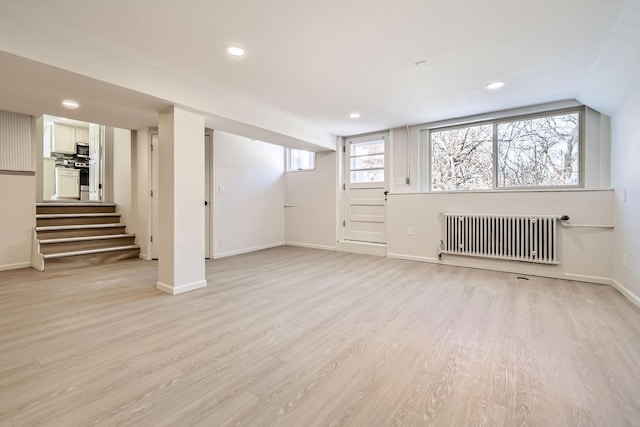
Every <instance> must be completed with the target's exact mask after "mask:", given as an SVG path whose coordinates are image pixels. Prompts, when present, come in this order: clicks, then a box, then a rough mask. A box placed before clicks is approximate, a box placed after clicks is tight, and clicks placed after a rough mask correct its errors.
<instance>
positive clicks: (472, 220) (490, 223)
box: [440, 213, 560, 265]
mask: <svg viewBox="0 0 640 427" xmlns="http://www.w3.org/2000/svg"><path fill="white" fill-rule="evenodd" d="M442 217H443V221H444V224H443V230H444V236H443V239H442V242H441V250H440V253H441V254H453V255H464V256H473V257H483V258H493V259H501V260H511V261H524V262H532V263H537V264H553V265H556V264H560V261H559V260H558V250H557V241H558V233H557V231H558V229H557V221H558V220H559V219H560V216H559V215H495V214H491V215H484V214H461V213H443V214H442Z"/></svg>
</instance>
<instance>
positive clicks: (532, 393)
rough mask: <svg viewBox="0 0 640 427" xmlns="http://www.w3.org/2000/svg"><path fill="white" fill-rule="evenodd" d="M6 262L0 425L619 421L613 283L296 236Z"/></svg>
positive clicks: (635, 345)
mask: <svg viewBox="0 0 640 427" xmlns="http://www.w3.org/2000/svg"><path fill="white" fill-rule="evenodd" d="M156 266H157V265H156V263H154V262H147V261H139V260H132V261H125V262H123V263H120V264H118V265H117V266H114V265H107V266H102V267H93V268H89V269H84V270H80V271H77V272H75V273H74V274H66V273H59V272H58V273H46V272H45V273H39V272H36V271H32V270H20V271H12V272H3V273H0V427H5V426H15V427H18V426H40V425H43V426H88V425H94V424H98V425H131V426H164V425H167V426H194V425H201V426H226V425H255V426H265V425H266V426H268V425H284V426H316V425H318V426H338V425H348V426H375V425H381V426H389V425H443V426H471V425H474V426H475V425H487V426H501V425H508V426H515V425H539V426H565V425H598V426H624V425H638V423H640V366H639V365H640V310H638V309H637V308H635V307H634V306H632V305H631V304H630V303H629V302H627V301H626V300H625V299H624V298H623V297H622V296H621V295H619V294H618V293H617V292H616V291H615V290H614V289H613V288H611V287H608V286H598V285H589V284H584V283H577V282H567V281H561V280H551V279H542V278H535V277H531V278H530V280H528V281H527V280H519V279H517V278H516V276H515V275H512V274H504V273H496V272H487V271H478V270H472V269H462V268H453V267H446V266H437V265H430V264H422V263H416V262H409V261H400V260H392V259H385V258H377V257H370V256H364V255H356V254H343V253H335V252H328V251H318V250H311V249H300V248H291V247H282V248H275V249H270V250H266V251H261V252H257V253H253V254H248V255H241V256H237V257H231V258H225V259H221V260H216V261H208V262H207V279H208V281H209V286H208V287H207V288H205V289H201V290H198V291H194V292H191V293H187V294H183V295H179V296H170V295H167V294H164V293H162V292H160V291H158V290H156V289H155V282H156V277H157V276H156Z"/></svg>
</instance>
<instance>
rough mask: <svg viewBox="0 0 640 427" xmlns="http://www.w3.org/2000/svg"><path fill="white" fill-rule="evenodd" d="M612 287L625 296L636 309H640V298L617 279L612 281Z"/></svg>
mask: <svg viewBox="0 0 640 427" xmlns="http://www.w3.org/2000/svg"><path fill="white" fill-rule="evenodd" d="M611 285H613V287H614V288H616V289H617V290H618V292H620V293H621V294H622V295H624V296H625V297H626V298H627V299H628V300H629V301H631V302H632V303H633V304H634V305H635V306H636V307H638V308H640V297H638V295H636V294H634V293H633V292H631V291H630V290H629V289H627V288H626V287H625V286H624V285H623V284H622V283H620V282H618V281H617V280H616V279H611Z"/></svg>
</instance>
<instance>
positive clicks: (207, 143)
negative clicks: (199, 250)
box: [204, 129, 215, 259]
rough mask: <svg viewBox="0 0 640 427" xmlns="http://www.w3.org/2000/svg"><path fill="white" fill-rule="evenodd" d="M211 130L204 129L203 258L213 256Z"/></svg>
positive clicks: (212, 153) (212, 151) (212, 154)
mask: <svg viewBox="0 0 640 427" xmlns="http://www.w3.org/2000/svg"><path fill="white" fill-rule="evenodd" d="M213 156H214V149H213V130H212V129H205V130H204V176H205V182H204V200H205V209H204V230H205V239H204V240H205V242H204V245H205V246H204V257H205V259H211V258H213V242H214V241H215V240H214V239H213V200H214V199H213V189H214V188H215V186H214V183H213Z"/></svg>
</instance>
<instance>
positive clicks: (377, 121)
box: [0, 0, 640, 148]
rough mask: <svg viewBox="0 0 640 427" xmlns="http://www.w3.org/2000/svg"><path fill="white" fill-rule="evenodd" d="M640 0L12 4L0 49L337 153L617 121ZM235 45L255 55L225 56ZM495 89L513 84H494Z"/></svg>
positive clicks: (1, 11)
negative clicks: (350, 143) (557, 113)
mask: <svg viewBox="0 0 640 427" xmlns="http://www.w3.org/2000/svg"><path fill="white" fill-rule="evenodd" d="M639 2H640V0H626V1H625V0H563V1H557V0H539V1H536V2H521V1H512V0H486V1H482V2H478V1H475V0H457V1H449V2H444V1H440V2H433V1H426V0H397V1H394V2H389V1H386V0H367V1H365V0H342V1H340V0H322V1H321V0H305V1H299V0H272V1H269V2H258V1H255V0H254V1H248V0H236V1H233V2H222V1H211V0H207V1H205V0H186V1H181V2H175V1H169V0H137V1H124V0H111V1H108V2H88V1H84V2H78V1H75V0H58V1H56V2H42V1H38V0H21V1H1V2H0V50H2V51H5V52H9V53H11V54H14V55H18V56H20V57H24V58H28V59H31V60H34V61H38V62H40V63H43V64H48V65H50V66H54V67H57V68H60V69H62V70H67V71H70V72H73V73H77V74H80V75H82V76H87V77H90V78H92V79H95V80H98V81H100V82H105V83H107V84H110V85H114V86H117V87H120V88H124V89H130V90H133V91H136V92H137V93H138V94H143V95H147V96H149V97H150V98H151V99H153V100H155V101H153V102H158V103H159V105H166V104H178V105H183V106H187V107H190V108H194V109H196V110H199V111H203V112H205V113H208V116H207V117H208V123H209V124H210V125H216V126H219V125H220V123H221V121H222V122H225V121H226V123H233V124H234V126H236V127H237V128H238V130H237V132H238V133H243V132H244V133H252V135H254V137H256V138H257V139H267V138H268V136H269V133H271V134H272V135H276V136H278V135H279V136H280V137H281V143H283V144H285V145H295V142H296V141H300V142H303V143H312V144H317V145H319V146H320V147H321V148H330V147H332V146H333V144H334V141H335V139H334V137H333V136H334V135H351V134H357V133H363V132H369V131H375V130H380V129H388V128H392V127H397V126H403V125H405V124H417V123H424V122H429V121H435V120H441V119H447V118H452V117H460V116H465V115H471V114H477V113H483V112H488V111H495V110H501V109H505V108H511V107H517V106H523V105H530V104H536V103H542V102H548V101H555V100H560V99H571V98H577V99H579V100H581V101H582V102H585V103H587V104H589V105H590V106H592V107H593V108H596V109H599V110H601V111H603V112H605V113H608V114H612V113H613V112H614V111H615V109H616V108H617V106H618V105H619V104H620V103H621V102H622V101H623V100H624V99H626V97H628V96H629V94H630V93H631V92H632V91H633V90H635V88H637V87H638V83H639V82H638V78H639V77H638V76H639V75H640V73H639V72H638V71H639V67H638V63H639V61H640V59H639V56H638V55H639V54H638V52H640V46H638V43H639V38H638V25H640V24H638V23H639V22H640V14H639V13H638V9H639V8H638V4H639ZM233 43H235V44H239V45H241V46H242V47H244V48H245V49H246V51H247V55H246V57H244V58H242V59H237V58H231V57H229V56H228V55H227V54H226V53H225V52H224V48H225V46H227V45H229V44H233ZM2 58H3V57H2V56H0V60H2ZM5 58H8V57H6V56H5ZM423 60H425V61H427V62H426V64H427V65H426V67H416V66H415V63H416V62H418V61H423ZM18 74H19V73H18ZM612 76H613V78H611V77H612ZM13 78H16V77H15V76H14V77H13ZM3 80H5V81H4V82H3V84H5V83H10V82H9V81H10V77H9V76H5V77H4V78H3ZM495 80H504V81H506V82H507V86H506V87H504V88H503V89H501V90H499V91H494V92H490V91H487V90H486V89H485V85H486V84H487V83H489V82H491V81H495ZM71 81H73V79H71ZM23 86H26V85H24V84H23ZM22 90H27V88H23V89H22ZM82 95H83V94H82V93H80V94H78V96H80V97H81V96H82ZM12 96H13V95H12ZM0 102H1V103H2V105H0V107H1V108H5V109H7V108H9V107H10V105H8V104H10V102H9V101H7V100H6V99H4V96H3V98H2V99H1V100H0ZM35 102H36V99H35V97H34V99H32V103H35ZM56 102H57V100H56ZM145 102H146V101H145ZM145 102H142V104H145ZM153 102H152V104H153ZM145 105H146V107H144V108H149V109H150V110H153V109H154V108H155V107H153V106H149V105H147V104H145ZM105 108H111V105H109V103H107V104H106V105H105ZM132 108H133V109H138V108H139V107H137V106H136V105H135V103H133V106H132ZM353 111H357V112H360V113H361V118H360V119H357V120H353V119H350V118H349V117H348V115H349V113H350V112H353ZM50 113H53V114H56V113H55V112H50ZM142 122H143V120H140V121H139V123H142ZM134 124H135V123H134ZM245 126H246V127H245ZM264 132H266V133H264ZM261 133H264V135H263V136H266V137H267V138H262V137H259V136H258V135H259V134H261Z"/></svg>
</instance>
